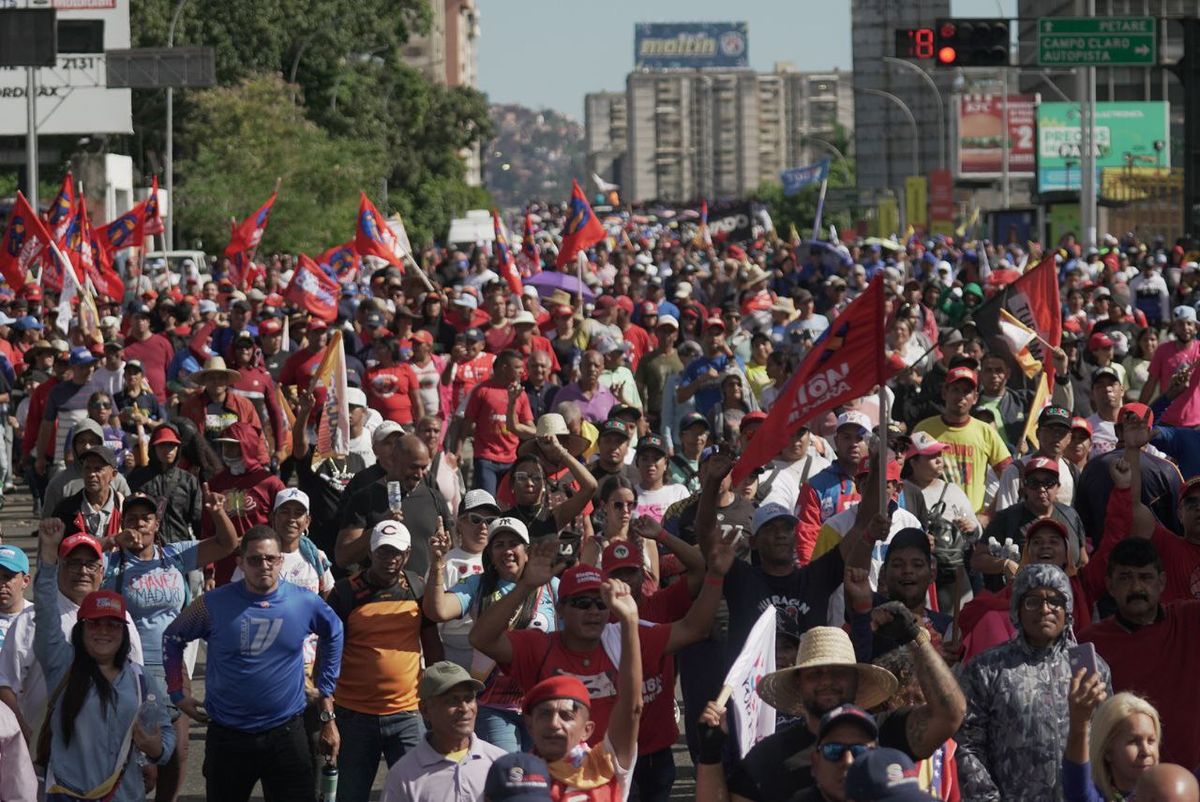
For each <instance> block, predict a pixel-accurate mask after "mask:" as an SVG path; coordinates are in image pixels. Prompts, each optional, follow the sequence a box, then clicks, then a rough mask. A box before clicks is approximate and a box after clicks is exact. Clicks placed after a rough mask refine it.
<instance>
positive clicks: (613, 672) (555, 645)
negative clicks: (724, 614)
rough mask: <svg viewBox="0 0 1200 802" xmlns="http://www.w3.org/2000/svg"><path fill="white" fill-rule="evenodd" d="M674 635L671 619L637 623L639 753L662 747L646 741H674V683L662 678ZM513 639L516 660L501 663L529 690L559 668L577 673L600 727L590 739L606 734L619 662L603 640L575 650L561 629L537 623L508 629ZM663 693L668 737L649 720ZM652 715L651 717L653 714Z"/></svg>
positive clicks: (593, 741)
mask: <svg viewBox="0 0 1200 802" xmlns="http://www.w3.org/2000/svg"><path fill="white" fill-rule="evenodd" d="M670 637H671V625H670V624H665V625H659V624H655V625H651V626H640V627H638V640H639V641H641V644H642V673H643V677H642V699H643V702H644V704H645V707H644V708H643V710H642V726H641V727H640V728H639V729H638V753H639V754H643V755H648V754H650V753H651V752H654V751H658V750H659V749H661V748H663V747H661V746H660V747H658V748H656V749H650V748H647V747H646V746H644V744H647V743H657V742H658V741H660V740H661V741H666V744H665V745H666V746H670V745H671V744H673V743H674V742H675V738H676V737H677V736H678V733H677V732H676V731H675V726H674V725H675V712H674V705H673V702H674V698H675V688H674V685H672V686H671V687H670V688H668V687H666V686H665V685H664V684H663V675H662V663H663V660H664V659H665V658H666V655H665V652H666V649H667V641H668V640H669V639H670ZM508 640H509V642H510V643H511V644H512V653H513V661H512V663H511V664H509V665H507V666H504V665H502V666H501V668H502V669H504V671H505V672H506V673H507V674H508V675H509V676H511V677H512V678H513V679H515V680H516V681H517V682H518V683H519V684H520V686H521V688H522V689H523V690H524V691H525V692H526V693H528V692H529V689H530V688H532V687H533V686H534V685H536V684H537V683H539V682H541V681H542V680H544V679H546V677H552V676H555V675H557V674H571V675H574V676H576V677H578V678H579V680H580V682H582V683H583V684H584V685H585V686H586V687H587V689H588V695H589V696H590V697H591V702H592V708H591V709H592V721H594V722H596V729H595V731H594V732H593V733H592V737H591V738H589V739H588V743H589V744H591V745H592V746H595V745H596V744H598V743H600V742H601V741H603V740H604V735H605V733H607V732H608V720H609V718H610V717H611V716H612V710H613V705H614V704H616V701H617V667H616V666H615V665H614V664H613V662H612V660H610V659H609V657H608V654H607V653H606V652H605V651H604V647H603V646H596V648H595V649H592V651H590V652H587V653H580V652H571V651H568V650H567V649H565V648H563V645H562V639H561V638H560V637H559V633H557V632H555V633H551V634H547V633H545V632H542V631H540V630H536V629H523V630H520V631H514V632H509V633H508ZM659 699H662V700H664V701H663V702H661V703H660V704H665V705H666V706H667V708H669V709H670V710H671V716H670V718H671V733H670V738H669V739H667V738H666V734H665V733H661V732H655V730H656V729H660V727H657V726H655V724H653V723H651V722H657V721H658V717H657V716H656V715H655V713H654V712H653V711H652V709H651V708H652V706H653V705H654V704H655V702H656V701H658V700H659ZM652 716H653V718H651V717H652Z"/></svg>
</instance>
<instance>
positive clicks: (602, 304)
mask: <svg viewBox="0 0 1200 802" xmlns="http://www.w3.org/2000/svg"><path fill="white" fill-rule="evenodd" d="M616 305H617V299H616V298H614V297H613V296H611V295H601V296H600V297H599V298H597V299H596V308H597V309H612V308H613V307H614V306H616Z"/></svg>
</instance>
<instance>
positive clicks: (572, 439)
mask: <svg viewBox="0 0 1200 802" xmlns="http://www.w3.org/2000/svg"><path fill="white" fill-rule="evenodd" d="M540 437H557V438H558V442H560V443H562V446H563V448H565V449H566V450H567V453H568V454H570V455H571V456H572V457H578V456H579V455H580V454H582V453H583V452H584V451H586V450H587V447H588V446H589V445H591V443H590V442H589V441H588V439H587V438H586V437H581V436H579V435H577V434H571V431H570V430H569V429H568V428H567V421H566V419H565V418H563V416H562V415H559V414H558V413H557V412H547V413H546V414H545V415H542V416H541V417H540V418H538V419H537V437H535V438H534V439H533V440H526V441H525V442H524V443H521V445H520V447H518V448H517V455H518V456H521V457H524V456H525V455H527V454H533V453H536V452H535V449H536V448H537V438H540Z"/></svg>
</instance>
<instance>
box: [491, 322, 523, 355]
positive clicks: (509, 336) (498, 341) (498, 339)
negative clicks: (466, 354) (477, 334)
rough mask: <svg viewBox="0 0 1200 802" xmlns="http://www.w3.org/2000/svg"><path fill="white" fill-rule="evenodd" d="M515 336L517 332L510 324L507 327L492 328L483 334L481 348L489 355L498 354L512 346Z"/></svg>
mask: <svg viewBox="0 0 1200 802" xmlns="http://www.w3.org/2000/svg"><path fill="white" fill-rule="evenodd" d="M516 336H517V332H516V330H515V329H514V328H513V327H512V325H511V324H510V325H508V326H492V327H491V328H489V329H488V330H487V331H485V332H484V333H483V343H484V346H483V347H484V348H486V349H487V351H488V353H490V354H498V353H500V352H501V351H503V350H504V349H505V348H507V347H508V346H509V345H510V344H512V341H513V338H514V337H516Z"/></svg>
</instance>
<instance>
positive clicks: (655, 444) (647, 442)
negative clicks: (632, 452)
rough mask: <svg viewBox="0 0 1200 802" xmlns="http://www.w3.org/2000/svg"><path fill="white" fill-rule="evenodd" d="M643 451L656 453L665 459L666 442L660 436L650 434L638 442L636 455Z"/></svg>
mask: <svg viewBox="0 0 1200 802" xmlns="http://www.w3.org/2000/svg"><path fill="white" fill-rule="evenodd" d="M643 451H658V452H660V453H661V454H662V455H663V456H664V457H665V456H667V441H666V440H664V439H663V437H662V435H661V434H654V433H653V432H651V433H650V434H647V435H645V436H643V437H642V438H641V439H640V440H638V444H637V453H639V454H640V453H642V452H643Z"/></svg>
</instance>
